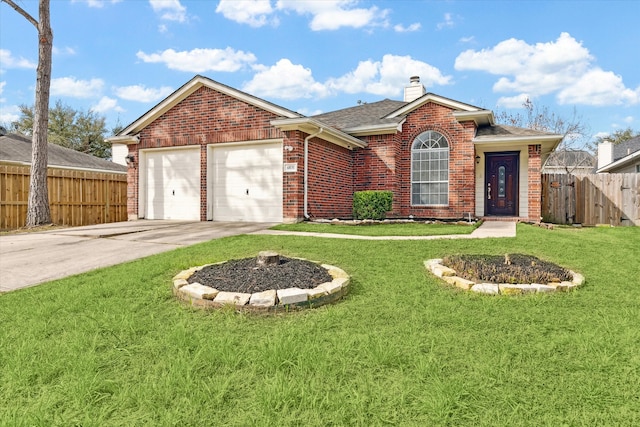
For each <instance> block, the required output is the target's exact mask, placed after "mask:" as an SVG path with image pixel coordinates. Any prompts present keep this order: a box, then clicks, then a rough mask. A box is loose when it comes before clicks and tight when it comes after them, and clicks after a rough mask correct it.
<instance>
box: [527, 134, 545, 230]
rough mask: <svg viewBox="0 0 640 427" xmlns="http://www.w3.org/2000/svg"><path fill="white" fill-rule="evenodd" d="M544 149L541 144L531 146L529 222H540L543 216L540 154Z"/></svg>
mask: <svg viewBox="0 0 640 427" xmlns="http://www.w3.org/2000/svg"><path fill="white" fill-rule="evenodd" d="M541 151H542V148H541V146H540V145H539V144H537V145H529V149H528V153H529V166H528V170H527V174H528V181H529V182H528V189H529V191H528V195H527V197H528V201H529V212H528V214H529V221H534V222H540V219H541V215H542V207H541V203H542V201H541V198H542V175H541V169H542V159H541V158H540V153H541Z"/></svg>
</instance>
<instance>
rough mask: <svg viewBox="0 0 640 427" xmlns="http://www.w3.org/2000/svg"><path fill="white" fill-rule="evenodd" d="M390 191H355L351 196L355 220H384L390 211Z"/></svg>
mask: <svg viewBox="0 0 640 427" xmlns="http://www.w3.org/2000/svg"><path fill="white" fill-rule="evenodd" d="M392 202H393V193H392V192H391V191H375V190H369V191H356V192H355V193H354V194H353V217H354V218H355V219H384V218H385V217H386V214H387V212H389V211H390V210H391V206H392Z"/></svg>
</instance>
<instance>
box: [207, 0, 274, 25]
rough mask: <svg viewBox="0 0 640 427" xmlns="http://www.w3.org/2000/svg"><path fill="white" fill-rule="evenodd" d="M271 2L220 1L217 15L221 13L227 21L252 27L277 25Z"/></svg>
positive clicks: (250, 0) (246, 0)
mask: <svg viewBox="0 0 640 427" xmlns="http://www.w3.org/2000/svg"><path fill="white" fill-rule="evenodd" d="M273 12H274V11H273V8H272V7H271V0H220V3H218V7H217V8H216V13H221V14H222V16H224V17H225V18H227V19H230V20H232V21H235V22H238V23H240V24H247V25H249V26H251V27H262V26H264V25H267V24H269V23H271V24H272V25H277V24H278V20H277V18H276V17H271V15H272V14H273Z"/></svg>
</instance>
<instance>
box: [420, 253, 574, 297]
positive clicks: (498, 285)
mask: <svg viewBox="0 0 640 427" xmlns="http://www.w3.org/2000/svg"><path fill="white" fill-rule="evenodd" d="M425 267H426V268H427V269H428V270H429V271H430V272H432V273H433V274H434V275H436V276H438V277H440V278H441V279H442V280H444V281H445V282H447V283H448V284H450V285H453V286H455V287H458V288H461V289H464V290H470V291H473V292H478V293H483V294H492V295H496V294H509V295H516V294H525V293H538V292H556V291H567V290H572V289H574V288H576V287H577V286H580V285H582V284H583V283H584V277H583V276H582V275H581V274H578V273H576V272H573V271H571V270H567V269H565V268H563V267H560V266H558V265H556V264H554V263H551V262H548V261H543V260H541V259H539V258H537V257H534V256H531V255H523V254H505V255H451V256H448V257H445V258H443V259H431V260H427V261H425Z"/></svg>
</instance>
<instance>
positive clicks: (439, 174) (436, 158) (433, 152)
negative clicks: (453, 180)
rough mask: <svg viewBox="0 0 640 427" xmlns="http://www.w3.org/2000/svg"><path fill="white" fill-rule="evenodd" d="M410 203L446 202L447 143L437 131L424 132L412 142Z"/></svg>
mask: <svg viewBox="0 0 640 427" xmlns="http://www.w3.org/2000/svg"><path fill="white" fill-rule="evenodd" d="M411 204H412V205H447V204H449V143H448V142H447V139H446V138H445V137H444V135H442V134H441V133H439V132H435V131H432V130H429V131H426V132H423V133H421V134H420V135H418V136H417V138H416V139H415V140H414V141H413V144H412V145H411Z"/></svg>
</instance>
